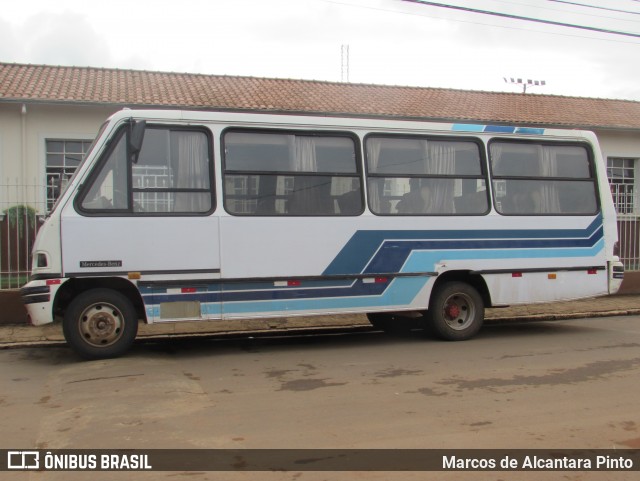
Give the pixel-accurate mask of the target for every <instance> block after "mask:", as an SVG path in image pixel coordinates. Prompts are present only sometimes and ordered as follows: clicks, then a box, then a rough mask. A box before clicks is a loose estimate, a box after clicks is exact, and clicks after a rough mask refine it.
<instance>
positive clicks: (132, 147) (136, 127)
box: [129, 120, 147, 164]
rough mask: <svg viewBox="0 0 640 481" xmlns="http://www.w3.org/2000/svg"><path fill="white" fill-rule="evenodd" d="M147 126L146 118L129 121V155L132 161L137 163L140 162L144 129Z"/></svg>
mask: <svg viewBox="0 0 640 481" xmlns="http://www.w3.org/2000/svg"><path fill="white" fill-rule="evenodd" d="M146 127H147V122H146V121H145V120H138V121H137V122H133V121H132V122H131V123H129V155H131V161H132V162H133V163H134V164H135V163H136V162H138V156H139V155H140V151H141V150H142V141H143V140H144V131H145V128H146Z"/></svg>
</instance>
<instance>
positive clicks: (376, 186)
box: [367, 138, 384, 212]
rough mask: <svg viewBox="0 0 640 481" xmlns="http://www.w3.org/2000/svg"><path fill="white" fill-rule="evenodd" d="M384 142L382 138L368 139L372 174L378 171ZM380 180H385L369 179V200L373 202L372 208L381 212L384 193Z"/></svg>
mask: <svg viewBox="0 0 640 481" xmlns="http://www.w3.org/2000/svg"><path fill="white" fill-rule="evenodd" d="M382 142H383V140H382V139H375V138H373V139H368V140H367V162H368V164H369V172H371V173H372V174H376V173H378V165H379V164H380V151H381V150H382ZM379 180H380V181H382V182H384V179H376V178H370V179H369V202H370V203H371V209H372V210H373V212H381V208H382V201H381V197H382V193H383V185H382V184H381V183H380V182H379Z"/></svg>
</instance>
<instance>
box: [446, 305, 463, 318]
mask: <svg viewBox="0 0 640 481" xmlns="http://www.w3.org/2000/svg"><path fill="white" fill-rule="evenodd" d="M444 313H445V315H446V316H447V317H448V318H450V319H455V318H457V317H458V316H459V315H460V307H458V305H457V304H453V303H452V304H449V305H447V307H445V309H444Z"/></svg>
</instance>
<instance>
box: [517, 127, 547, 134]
mask: <svg viewBox="0 0 640 481" xmlns="http://www.w3.org/2000/svg"><path fill="white" fill-rule="evenodd" d="M516 134H526V135H544V129H535V128H531V127H518V128H517V129H516Z"/></svg>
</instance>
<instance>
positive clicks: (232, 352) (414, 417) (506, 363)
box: [0, 316, 640, 481]
mask: <svg viewBox="0 0 640 481" xmlns="http://www.w3.org/2000/svg"><path fill="white" fill-rule="evenodd" d="M0 371H1V375H0V432H1V433H2V436H1V440H0V443H1V445H0V448H3V449H28V448H39V449H79V448H96V449H99V448H100V449H102V448H105V449H106V448H118V449H123V448H132V449H146V448H447V449H448V448H527V449H528V448H541V449H556V448H558V449H569V448H607V449H610V448H618V449H622V448H627V449H628V448H640V409H639V408H638V406H640V402H639V399H640V382H638V381H639V380H640V317H634V316H628V317H612V318H598V319H583V320H573V321H562V322H538V323H510V324H498V325H490V326H485V329H484V330H483V331H482V332H481V333H480V335H479V336H478V337H477V338H475V339H474V340H471V341H467V342H460V343H447V342H441V341H437V340H435V339H430V338H424V337H423V336H422V335H419V334H417V333H412V334H408V335H401V336H393V337H390V336H388V335H385V334H382V333H362V332H360V333H352V334H328V335H322V334H316V335H313V336H306V337H300V336H292V337H280V338H255V339H249V338H247V339H235V340H229V339H227V340H224V339H201V338H192V339H181V340H167V341H153V342H140V343H137V344H136V345H135V347H134V348H133V350H132V351H131V352H130V354H129V355H127V356H126V357H123V358H119V359H114V360H106V361H92V362H83V361H80V360H79V359H78V358H77V357H76V356H75V355H74V354H73V353H72V352H71V351H70V350H69V349H67V348H66V347H60V346H50V347H40V348H22V349H9V350H2V351H0ZM636 476H637V472H636V473H616V474H615V476H607V478H606V479H635V477H636ZM561 478H562V479H568V480H585V479H594V480H596V479H604V478H603V473H597V472H588V473H580V475H579V476H578V475H576V474H575V473H568V474H566V475H564V476H563V473H558V472H556V473H521V472H520V473H519V472H514V473H506V474H505V473H504V472H503V473H500V472H495V473H481V474H478V473H314V472H307V473H258V474H246V473H226V474H224V473H223V475H221V474H220V473H193V472H191V473H176V472H174V473H157V472H156V473H138V474H134V475H133V476H132V475H131V474H126V473H122V474H120V473H92V474H91V475H90V479H91V480H92V481H93V480H102V479H198V480H200V479H212V480H223V479H224V480H233V479H251V480H253V479H259V480H272V479H273V480H275V479H302V480H316V479H318V480H320V479H340V480H342V479H376V480H378V479H380V480H383V479H385V480H386V479H403V480H404V479H420V480H425V479H474V480H476V479H483V480H484V479H487V480H489V479H491V480H493V479H495V480H498V479H509V480H511V479H561ZM0 479H3V480H4V479H9V480H14V479H15V480H22V479H25V480H59V479H60V480H62V479H64V480H74V479H89V478H88V477H87V473H60V472H57V473H56V472H49V473H0Z"/></svg>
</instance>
